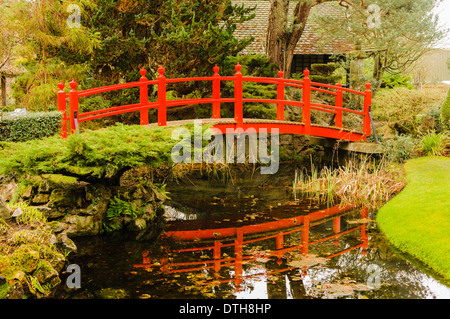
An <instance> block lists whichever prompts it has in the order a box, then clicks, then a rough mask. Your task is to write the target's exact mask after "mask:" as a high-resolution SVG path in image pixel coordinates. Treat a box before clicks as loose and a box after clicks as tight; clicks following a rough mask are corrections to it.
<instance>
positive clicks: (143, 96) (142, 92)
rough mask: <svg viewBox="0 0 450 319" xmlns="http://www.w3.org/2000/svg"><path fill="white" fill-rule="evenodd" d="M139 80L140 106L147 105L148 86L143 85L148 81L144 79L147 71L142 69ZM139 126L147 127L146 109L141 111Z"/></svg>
mask: <svg viewBox="0 0 450 319" xmlns="http://www.w3.org/2000/svg"><path fill="white" fill-rule="evenodd" d="M140 73H141V78H140V79H139V81H140V82H141V83H142V85H141V86H140V87H139V100H140V104H141V105H146V104H148V84H145V83H146V82H147V81H148V79H147V78H146V77H145V75H146V74H147V70H146V69H144V68H142V69H141V71H140ZM140 115H141V125H148V109H141V114H140Z"/></svg>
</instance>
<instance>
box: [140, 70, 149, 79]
mask: <svg viewBox="0 0 450 319" xmlns="http://www.w3.org/2000/svg"><path fill="white" fill-rule="evenodd" d="M139 73H141V78H140V80H141V81H143V79H144V78H145V80H147V78H146V76H145V75H146V74H147V70H146V69H144V68H142V69H141V70H140V71H139Z"/></svg>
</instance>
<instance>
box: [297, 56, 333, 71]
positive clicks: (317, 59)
mask: <svg viewBox="0 0 450 319" xmlns="http://www.w3.org/2000/svg"><path fill="white" fill-rule="evenodd" d="M330 56H331V55H329V54H295V55H294V58H293V61H292V67H291V72H292V73H302V72H303V70H305V68H308V70H311V64H317V63H319V64H325V63H328V62H329V61H330Z"/></svg>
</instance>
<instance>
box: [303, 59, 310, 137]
mask: <svg viewBox="0 0 450 319" xmlns="http://www.w3.org/2000/svg"><path fill="white" fill-rule="evenodd" d="M303 74H304V75H305V78H304V79H303V110H302V122H303V124H304V125H305V134H307V135H309V134H311V79H310V78H309V70H308V68H306V69H305V71H303Z"/></svg>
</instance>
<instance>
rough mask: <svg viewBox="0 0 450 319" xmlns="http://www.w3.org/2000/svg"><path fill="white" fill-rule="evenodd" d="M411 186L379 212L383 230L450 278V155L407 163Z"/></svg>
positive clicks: (400, 244) (404, 247)
mask: <svg viewBox="0 0 450 319" xmlns="http://www.w3.org/2000/svg"><path fill="white" fill-rule="evenodd" d="M405 170H406V174H407V179H408V185H407V186H406V187H405V189H404V190H403V191H402V192H400V194H398V195H397V196H396V197H394V198H393V199H392V200H390V201H389V202H388V203H387V204H386V205H385V206H383V207H382V208H381V209H380V210H379V211H378V214H377V217H376V219H377V222H378V225H379V228H380V229H381V231H382V232H383V233H384V234H385V235H386V237H387V238H388V239H389V240H390V241H391V242H392V244H393V245H394V246H395V247H397V248H398V249H399V250H401V251H403V252H406V253H408V254H410V255H412V256H413V257H415V258H417V259H418V260H420V261H422V262H423V263H425V264H426V265H428V266H429V267H431V268H432V269H433V270H434V271H435V272H436V273H438V274H440V275H442V276H443V277H444V278H445V279H450V158H446V157H437V156H428V157H421V158H416V159H412V160H410V161H408V162H407V163H406V164H405Z"/></svg>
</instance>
